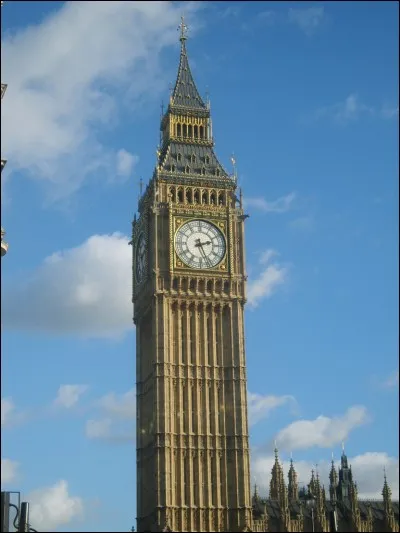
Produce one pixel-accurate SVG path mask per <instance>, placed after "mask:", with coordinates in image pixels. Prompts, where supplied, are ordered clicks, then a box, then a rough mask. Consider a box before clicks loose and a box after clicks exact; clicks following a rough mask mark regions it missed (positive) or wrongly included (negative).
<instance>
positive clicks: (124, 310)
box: [2, 233, 133, 337]
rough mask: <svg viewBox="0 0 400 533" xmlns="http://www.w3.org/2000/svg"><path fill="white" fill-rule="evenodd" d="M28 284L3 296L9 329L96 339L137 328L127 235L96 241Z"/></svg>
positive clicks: (52, 261) (50, 262)
mask: <svg viewBox="0 0 400 533" xmlns="http://www.w3.org/2000/svg"><path fill="white" fill-rule="evenodd" d="M24 278H26V279H27V281H20V280H16V281H14V282H13V281H10V282H9V283H8V284H7V287H6V288H5V289H4V290H3V309H2V310H3V313H2V321H3V327H6V328H9V329H19V330H21V329H22V330H38V331H48V332H51V333H65V332H68V333H77V334H81V335H87V336H91V337H110V336H115V335H121V334H123V333H125V332H127V331H129V329H130V328H131V327H133V326H132V318H131V317H132V313H133V310H132V303H131V285H132V250H131V247H130V246H128V239H127V238H126V237H125V236H123V235H120V234H118V233H114V234H113V235H94V236H92V237H90V238H89V239H88V240H87V241H85V242H84V243H83V244H82V245H80V246H78V247H76V248H71V249H69V250H65V251H63V252H57V253H54V254H53V255H51V256H50V257H47V258H46V259H45V260H44V262H43V264H42V265H41V266H40V267H39V268H38V269H37V270H36V271H34V272H33V273H32V274H31V275H30V276H24Z"/></svg>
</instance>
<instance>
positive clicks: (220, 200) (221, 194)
mask: <svg viewBox="0 0 400 533" xmlns="http://www.w3.org/2000/svg"><path fill="white" fill-rule="evenodd" d="M218 205H225V204H224V195H223V193H222V192H220V193H219V195H218Z"/></svg>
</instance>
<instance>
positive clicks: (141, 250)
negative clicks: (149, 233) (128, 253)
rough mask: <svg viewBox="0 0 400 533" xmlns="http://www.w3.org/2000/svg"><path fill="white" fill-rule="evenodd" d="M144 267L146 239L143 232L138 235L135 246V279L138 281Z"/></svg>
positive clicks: (141, 276)
mask: <svg viewBox="0 0 400 533" xmlns="http://www.w3.org/2000/svg"><path fill="white" fill-rule="evenodd" d="M145 268H146V240H145V238H144V234H143V233H141V234H140V235H139V238H138V241H137V246H136V280H137V281H138V283H140V282H141V281H142V279H143V277H144V273H145Z"/></svg>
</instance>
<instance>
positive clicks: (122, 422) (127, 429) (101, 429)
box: [85, 389, 136, 443]
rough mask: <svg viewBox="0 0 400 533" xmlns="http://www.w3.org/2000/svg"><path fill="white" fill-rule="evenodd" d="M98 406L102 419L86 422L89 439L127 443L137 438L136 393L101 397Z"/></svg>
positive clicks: (133, 390) (133, 391) (112, 393)
mask: <svg viewBox="0 0 400 533" xmlns="http://www.w3.org/2000/svg"><path fill="white" fill-rule="evenodd" d="M96 405H97V406H98V407H99V409H100V411H101V415H102V416H101V417H100V418H98V419H96V420H95V419H91V420H88V421H87V422H86V428H85V433H86V436H87V437H88V438H89V439H101V440H107V441H109V442H119V443H121V442H127V441H130V442H131V441H132V440H133V439H134V438H135V422H136V391H135V389H131V390H129V391H128V392H125V393H123V394H115V393H114V392H111V393H109V394H106V395H105V396H103V397H101V398H100V399H99V400H98V401H97V402H96Z"/></svg>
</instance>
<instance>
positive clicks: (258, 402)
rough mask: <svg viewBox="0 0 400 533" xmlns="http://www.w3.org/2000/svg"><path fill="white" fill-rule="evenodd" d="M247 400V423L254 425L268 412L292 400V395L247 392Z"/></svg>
mask: <svg viewBox="0 0 400 533" xmlns="http://www.w3.org/2000/svg"><path fill="white" fill-rule="evenodd" d="M247 400H248V405H249V424H250V425H254V424H256V423H257V422H259V421H260V420H262V419H263V418H266V417H267V416H268V415H269V413H270V412H271V411H272V410H273V409H276V408H277V407H280V406H281V405H285V404H287V403H289V402H294V401H295V400H294V398H293V396H289V395H286V396H273V395H270V396H263V395H262V394H255V393H253V392H249V393H248V394H247Z"/></svg>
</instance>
